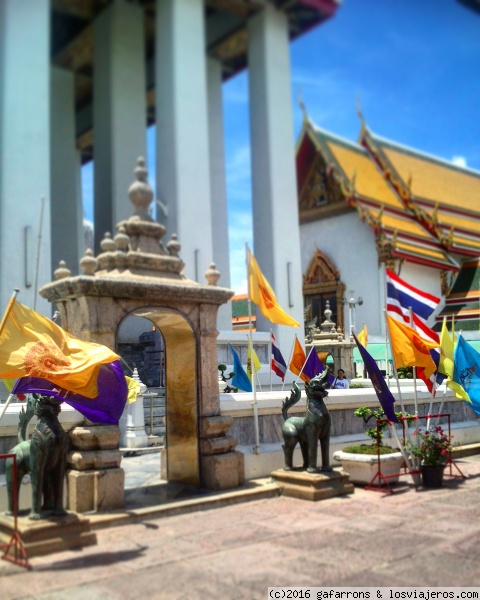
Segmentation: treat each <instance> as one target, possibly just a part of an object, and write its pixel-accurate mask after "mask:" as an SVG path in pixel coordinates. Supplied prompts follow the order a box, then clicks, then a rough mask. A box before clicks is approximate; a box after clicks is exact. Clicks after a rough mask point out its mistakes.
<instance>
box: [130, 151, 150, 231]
mask: <svg viewBox="0 0 480 600" xmlns="http://www.w3.org/2000/svg"><path fill="white" fill-rule="evenodd" d="M134 173H135V178H136V181H134V182H133V183H132V185H131V186H130V187H129V188H128V197H129V198H130V202H131V203H132V204H133V206H134V207H135V212H134V213H133V214H134V215H136V216H138V217H140V219H142V220H144V221H153V219H152V217H151V216H150V214H149V212H148V209H149V207H150V204H151V203H152V200H153V190H152V188H151V187H150V186H149V185H148V182H147V175H148V173H147V169H146V168H145V159H144V158H143V156H139V157H138V159H137V166H136V168H135V171H134Z"/></svg>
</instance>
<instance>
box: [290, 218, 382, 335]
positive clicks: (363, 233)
mask: <svg viewBox="0 0 480 600" xmlns="http://www.w3.org/2000/svg"><path fill="white" fill-rule="evenodd" d="M300 240H301V254H302V273H303V274H305V273H306V270H307V267H308V264H309V262H310V260H311V259H312V257H313V255H314V254H315V252H316V251H317V248H318V250H320V251H321V252H323V253H324V254H325V255H326V256H328V258H329V259H330V260H331V261H332V262H333V264H334V266H335V267H336V268H337V269H338V271H339V272H340V281H341V282H342V283H344V284H345V286H346V290H345V295H347V294H349V291H350V290H354V292H355V298H358V297H359V296H361V297H362V298H363V304H362V306H357V307H356V309H355V321H356V331H359V330H360V329H361V328H362V326H363V322H365V323H366V325H367V328H368V336H369V340H370V341H374V338H375V337H378V338H379V339H378V341H379V342H382V341H384V340H385V334H384V331H385V329H384V326H383V306H384V300H383V298H384V292H383V283H382V282H383V275H382V272H381V270H379V269H378V259H377V250H376V246H375V238H374V236H373V234H372V231H371V229H370V227H369V226H368V225H366V224H365V223H362V222H361V221H360V220H359V218H358V215H357V213H356V212H351V213H348V214H344V215H340V216H336V217H332V218H330V219H323V220H321V221H313V222H311V223H305V224H303V225H301V226H300ZM348 297H349V296H347V298H348ZM344 323H345V334H346V335H347V334H348V326H349V309H348V306H345V307H344Z"/></svg>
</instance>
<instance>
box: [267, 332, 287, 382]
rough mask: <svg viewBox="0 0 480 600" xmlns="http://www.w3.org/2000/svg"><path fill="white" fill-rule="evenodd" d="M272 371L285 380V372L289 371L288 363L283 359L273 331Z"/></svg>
mask: <svg viewBox="0 0 480 600" xmlns="http://www.w3.org/2000/svg"><path fill="white" fill-rule="evenodd" d="M270 365H271V367H272V371H273V372H274V373H276V374H277V375H278V376H279V377H280V379H281V380H282V381H283V380H284V379H285V373H286V372H287V365H286V364H285V361H284V360H283V356H282V353H281V352H280V350H279V348H278V346H277V340H276V339H275V336H274V335H273V333H272V360H271V363H270Z"/></svg>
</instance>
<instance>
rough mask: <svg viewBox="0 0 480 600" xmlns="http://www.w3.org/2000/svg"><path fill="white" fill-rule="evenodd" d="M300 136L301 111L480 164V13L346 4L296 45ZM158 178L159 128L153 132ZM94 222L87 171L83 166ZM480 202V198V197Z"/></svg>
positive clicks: (231, 93) (230, 166)
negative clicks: (361, 121)
mask: <svg viewBox="0 0 480 600" xmlns="http://www.w3.org/2000/svg"><path fill="white" fill-rule="evenodd" d="M291 71H292V103H293V111H294V129H295V139H297V137H298V134H299V131H300V128H301V123H302V112H301V110H300V108H299V106H298V93H299V91H300V92H301V95H302V98H303V102H304V104H305V106H306V108H307V111H308V113H309V115H310V118H311V119H312V120H313V121H314V122H315V123H316V124H317V125H318V126H319V127H321V128H324V129H326V130H328V131H331V132H332V133H335V134H337V135H339V136H341V137H344V138H346V139H349V140H352V141H354V140H356V139H357V137H358V133H359V130H360V124H359V120H358V117H357V114H356V102H357V98H358V99H359V100H360V104H361V107H362V111H363V114H364V117H365V119H366V122H367V124H368V126H369V127H370V129H371V130H372V131H373V132H374V133H376V134H378V135H380V136H382V137H386V138H389V139H391V140H394V141H396V142H398V143H401V144H404V145H407V146H411V147H414V148H417V149H418V150H421V151H423V152H427V153H430V154H433V155H435V156H438V157H440V158H444V159H447V160H455V161H457V162H460V163H461V164H466V166H468V167H470V168H473V169H476V170H480V77H479V76H478V73H479V71H480V15H478V14H477V13H474V12H473V11H470V10H468V9H467V8H465V7H463V6H462V5H461V4H459V3H458V2H457V1H456V0H381V1H380V0H344V3H343V5H342V6H340V7H339V9H338V11H337V14H336V16H335V17H333V19H330V20H329V21H328V22H326V23H324V24H323V25H320V26H319V27H317V28H316V29H314V30H312V31H310V32H309V33H307V34H305V35H304V36H302V37H301V38H299V39H297V40H295V41H294V42H293V43H292V44H291ZM224 120H225V144H226V168H227V190H228V191H227V193H228V207H229V239H230V269H231V287H232V288H233V289H234V290H235V291H236V292H237V293H239V292H242V291H246V268H245V242H248V243H249V245H250V246H252V221H251V180H250V136H249V119H248V73H247V72H243V73H241V74H239V75H238V76H236V77H235V78H233V79H232V80H230V81H228V82H227V83H226V84H225V85H224ZM147 135H148V163H149V174H150V178H151V182H152V183H153V180H154V143H153V140H154V129H151V130H149V132H148V134H147ZM83 182H84V205H85V209H86V210H85V214H86V216H87V218H89V217H90V218H91V214H92V213H91V193H92V192H91V187H92V185H91V167H87V168H84V177H83ZM479 205H480V199H479Z"/></svg>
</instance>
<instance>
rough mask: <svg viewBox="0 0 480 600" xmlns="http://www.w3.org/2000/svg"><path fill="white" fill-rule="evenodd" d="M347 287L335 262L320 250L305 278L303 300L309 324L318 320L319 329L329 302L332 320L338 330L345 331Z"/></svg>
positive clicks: (311, 261)
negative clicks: (344, 301)
mask: <svg viewBox="0 0 480 600" xmlns="http://www.w3.org/2000/svg"><path fill="white" fill-rule="evenodd" d="M344 292H345V285H344V284H343V283H342V282H341V281H340V273H339V271H338V269H337V268H336V267H335V265H334V264H333V262H332V261H331V260H330V259H329V258H328V256H326V255H325V254H324V253H323V252H321V251H320V250H319V249H318V248H317V250H316V252H315V254H314V255H313V256H312V258H311V260H310V263H309V264H308V267H307V271H306V273H305V275H304V276H303V299H304V307H305V311H306V320H307V322H310V321H313V320H314V319H316V326H317V327H319V326H320V324H321V323H322V322H323V321H324V314H323V313H324V311H325V308H326V303H327V301H328V302H329V304H330V310H331V311H332V316H331V319H332V321H333V322H334V323H336V325H337V329H339V328H340V329H341V330H342V331H344V330H345V324H344V317H343V296H344Z"/></svg>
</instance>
